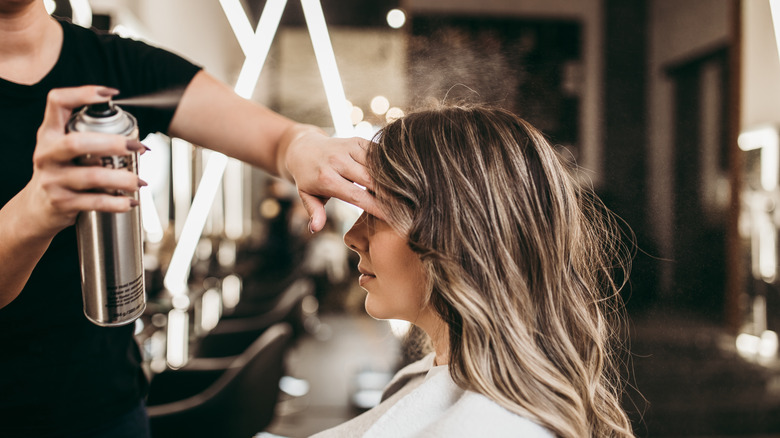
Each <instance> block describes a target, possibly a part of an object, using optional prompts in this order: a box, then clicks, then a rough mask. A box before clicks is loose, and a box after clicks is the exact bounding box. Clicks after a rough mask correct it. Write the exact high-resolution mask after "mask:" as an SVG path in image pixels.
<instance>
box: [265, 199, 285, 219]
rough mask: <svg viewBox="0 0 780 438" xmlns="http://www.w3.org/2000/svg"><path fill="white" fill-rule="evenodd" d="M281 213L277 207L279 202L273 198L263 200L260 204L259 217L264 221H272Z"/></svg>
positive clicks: (280, 208)
mask: <svg viewBox="0 0 780 438" xmlns="http://www.w3.org/2000/svg"><path fill="white" fill-rule="evenodd" d="M281 211H282V207H281V206H280V205H279V201H277V200H276V199H274V198H268V199H264V200H263V202H261V203H260V215H261V216H263V217H264V218H266V219H273V218H275V217H276V216H279V213H280V212H281Z"/></svg>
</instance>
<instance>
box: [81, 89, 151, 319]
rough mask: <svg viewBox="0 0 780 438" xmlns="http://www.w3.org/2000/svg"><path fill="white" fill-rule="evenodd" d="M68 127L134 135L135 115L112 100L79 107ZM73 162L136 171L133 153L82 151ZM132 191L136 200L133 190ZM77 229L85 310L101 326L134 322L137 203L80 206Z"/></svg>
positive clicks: (138, 293)
mask: <svg viewBox="0 0 780 438" xmlns="http://www.w3.org/2000/svg"><path fill="white" fill-rule="evenodd" d="M67 131H68V132H101V133H107V134H119V135H123V136H125V137H127V138H128V139H135V140H137V139H138V123H137V122H136V120H135V117H133V116H132V115H131V114H130V113H128V112H126V111H123V110H122V108H120V107H119V106H117V105H114V104H113V103H112V102H104V103H99V104H94V105H89V106H86V107H84V108H82V109H81V110H79V111H78V112H76V113H75V114H73V116H72V117H71V119H70V120H69V122H68V125H67ZM77 164H79V165H83V166H104V167H108V168H112V169H126V170H127V171H129V172H133V173H135V174H136V175H137V174H138V153H137V152H133V153H129V154H128V155H116V156H102V157H101V156H92V155H85V156H82V157H80V158H79V159H78V160H77ZM114 194H116V195H129V194H125V193H114ZM132 196H133V197H134V198H135V200H136V201H137V200H138V192H134V193H133V194H132ZM76 234H77V238H78V248H79V263H80V266H81V293H82V296H83V299H84V314H85V315H86V316H87V318H88V319H89V320H90V321H92V322H93V323H95V324H97V325H99V326H104V327H113V326H121V325H125V324H129V323H131V322H133V321H135V319H136V318H138V317H139V316H141V314H142V313H143V311H144V309H145V308H146V295H145V293H144V290H145V289H144V266H143V242H142V235H141V214H140V208H139V207H138V206H137V205H136V206H134V207H131V208H130V211H128V212H125V213H104V212H99V211H83V212H81V213H79V215H78V217H77V218H76Z"/></svg>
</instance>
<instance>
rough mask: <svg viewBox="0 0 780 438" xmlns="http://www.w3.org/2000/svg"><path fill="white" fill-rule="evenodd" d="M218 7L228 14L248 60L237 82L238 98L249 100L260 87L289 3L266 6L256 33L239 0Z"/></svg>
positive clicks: (274, 1)
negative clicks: (261, 78)
mask: <svg viewBox="0 0 780 438" xmlns="http://www.w3.org/2000/svg"><path fill="white" fill-rule="evenodd" d="M219 3H220V4H221V5H222V9H223V10H224V11H225V15H226V16H227V19H228V22H229V23H230V27H231V28H233V33H234V34H235V35H236V38H237V39H238V44H239V45H240V46H241V50H242V51H243V52H244V56H246V59H245V60H244V65H243V66H242V67H241V72H240V73H239V75H238V81H237V82H236V86H235V90H236V94H238V95H239V96H241V97H244V98H246V99H249V98H251V97H252V93H254V91H255V87H256V86H257V79H258V78H259V77H260V72H261V71H262V70H263V66H264V65H265V59H266V57H267V56H268V51H269V50H270V48H271V43H272V42H273V39H274V35H276V30H277V28H278V27H279V22H280V21H281V19H282V12H284V7H285V6H286V5H287V0H269V1H268V2H266V4H265V6H264V7H263V13H262V14H261V15H260V20H259V21H258V23H257V33H255V32H252V25H251V24H250V23H249V20H248V19H247V17H246V14H245V13H244V8H243V7H242V6H241V2H240V1H239V0H220V2H219Z"/></svg>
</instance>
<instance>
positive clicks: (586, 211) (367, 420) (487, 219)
mask: <svg viewBox="0 0 780 438" xmlns="http://www.w3.org/2000/svg"><path fill="white" fill-rule="evenodd" d="M367 166H368V169H369V173H370V175H371V177H372V178H373V181H374V190H375V196H376V198H377V200H378V202H379V204H380V206H382V208H383V212H384V220H380V219H379V218H377V217H374V216H372V215H369V214H367V213H364V214H363V215H362V216H361V217H360V218H359V219H358V221H357V222H356V223H355V225H354V226H353V227H352V229H351V230H350V231H349V232H348V233H347V234H346V236H345V238H344V241H345V243H346V244H347V245H348V246H349V247H350V248H351V249H352V250H354V251H356V252H357V253H358V254H359V255H360V264H359V266H358V269H359V271H360V272H361V274H362V275H361V276H360V285H361V286H362V287H363V288H364V289H365V290H366V291H367V292H368V295H367V297H366V302H365V307H366V311H367V312H368V313H369V314H370V315H371V316H373V317H375V318H379V319H390V318H394V319H403V320H406V321H409V322H411V323H413V324H414V325H416V326H417V327H418V328H420V329H422V330H423V331H424V332H425V333H427V335H428V336H429V338H430V340H431V344H432V346H433V350H434V351H433V352H432V353H431V354H430V355H428V356H426V357H425V358H424V359H422V360H421V361H419V362H417V363H414V364H412V365H409V366H408V367H406V368H405V369H404V370H402V371H401V372H399V373H398V374H397V375H396V377H395V378H394V380H393V381H392V382H391V383H390V385H389V386H388V388H387V390H386V391H385V398H384V401H383V402H382V403H381V404H380V405H379V406H377V407H376V408H374V409H372V410H370V411H368V412H366V413H364V414H363V415H361V416H359V417H357V418H355V419H353V420H351V421H350V422H347V423H345V424H343V425H341V426H339V427H337V428H335V429H331V430H329V431H326V432H323V433H322V434H321V436H323V437H326V436H371V437H378V436H388V437H400V436H403V437H406V436H426V437H427V436H442V437H444V436H447V437H453V436H491V437H496V436H522V437H548V436H560V437H577V438H581V437H590V436H597V437H626V436H633V435H632V432H631V425H630V423H629V421H628V419H627V417H626V414H625V413H624V411H623V409H622V408H621V405H620V393H619V390H620V387H619V385H618V380H619V379H618V377H617V371H616V369H615V364H614V362H613V348H614V347H615V344H616V341H618V339H616V338H617V333H618V332H617V330H616V327H615V325H613V322H612V319H619V318H615V317H616V316H618V315H617V314H618V312H619V309H620V308H621V307H620V298H619V295H618V292H619V289H620V286H621V285H622V281H618V280H616V278H621V279H625V278H626V275H625V274H626V269H625V268H626V267H627V264H628V258H627V257H626V256H627V252H626V251H625V246H623V245H622V244H620V241H619V239H618V235H619V234H618V228H617V226H616V224H615V221H614V219H613V217H612V216H611V215H610V214H609V213H608V212H607V211H606V210H605V209H604V208H603V204H601V203H600V202H599V201H598V200H597V198H596V197H595V195H594V194H593V193H592V192H590V191H589V190H587V189H585V188H583V187H581V186H580V184H579V183H578V181H577V179H576V178H575V176H574V173H573V172H572V169H570V168H569V166H568V165H567V164H566V162H565V161H564V160H562V159H561V158H560V157H559V155H558V154H557V153H556V151H555V150H554V148H553V147H551V146H550V145H549V143H548V142H547V141H546V140H545V138H544V137H543V135H542V134H541V133H540V132H539V131H537V130H536V129H535V128H533V127H532V126H531V125H529V124H528V123H527V122H525V121H524V120H522V119H519V118H518V117H516V116H514V115H512V114H511V113H509V112H507V111H504V110H501V109H496V108H489V107H481V106H453V107H446V108H440V109H436V110H430V111H422V112H418V113H413V114H410V115H408V116H406V117H404V118H402V119H399V120H397V121H395V122H393V123H391V124H390V125H388V126H387V127H385V128H384V129H383V130H382V131H381V132H380V133H379V134H378V135H377V138H376V141H375V144H374V145H373V146H371V147H370V149H369V151H368V155H367ZM616 266H617V267H618V268H622V269H620V272H618V273H617V274H618V275H613V269H614V268H615V267H616Z"/></svg>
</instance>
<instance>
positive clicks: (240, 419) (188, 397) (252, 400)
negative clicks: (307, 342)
mask: <svg viewBox="0 0 780 438" xmlns="http://www.w3.org/2000/svg"><path fill="white" fill-rule="evenodd" d="M291 337H292V329H291V328H290V325H289V324H286V323H279V324H275V325H273V326H271V327H269V328H268V329H266V330H265V331H264V332H263V334H262V335H261V336H260V337H259V338H257V340H256V341H255V342H253V343H252V344H251V345H250V346H249V348H247V349H246V351H244V352H243V353H242V354H240V355H239V356H235V357H228V358H209V359H199V358H195V359H193V360H191V361H190V362H189V363H188V364H187V365H186V366H184V367H183V368H181V369H178V370H167V371H164V372H162V373H160V374H158V375H156V376H155V377H154V378H153V379H152V381H151V385H150V389H149V398H148V401H147V406H148V408H147V411H148V413H149V417H150V422H151V429H152V436H153V437H155V438H166V437H182V436H186V437H189V438H196V437H209V438H213V437H225V438H230V437H244V438H246V437H251V436H253V435H254V434H256V433H257V432H260V431H262V430H263V429H265V428H266V427H267V426H268V425H269V424H270V423H271V421H272V420H273V417H274V409H275V407H276V403H277V400H278V397H279V379H280V378H281V377H282V375H283V373H284V354H285V352H286V350H287V347H288V346H289V343H290V339H291Z"/></svg>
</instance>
